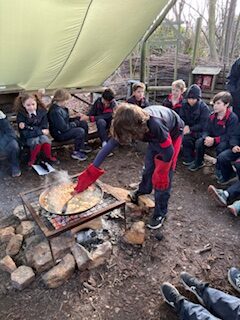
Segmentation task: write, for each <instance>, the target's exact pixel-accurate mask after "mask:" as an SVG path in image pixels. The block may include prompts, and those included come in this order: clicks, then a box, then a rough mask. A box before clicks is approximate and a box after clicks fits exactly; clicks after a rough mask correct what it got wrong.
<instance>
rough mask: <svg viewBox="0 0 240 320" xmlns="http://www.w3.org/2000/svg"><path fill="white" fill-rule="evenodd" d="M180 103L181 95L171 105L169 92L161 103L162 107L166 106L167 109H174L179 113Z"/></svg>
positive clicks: (181, 101)
mask: <svg viewBox="0 0 240 320" xmlns="http://www.w3.org/2000/svg"><path fill="white" fill-rule="evenodd" d="M182 103H183V96H182V95H181V96H180V99H179V101H178V102H177V103H176V104H175V105H173V104H172V94H169V95H168V96H167V98H165V99H164V100H163V103H162V105H163V106H164V107H167V108H169V109H172V110H174V111H175V112H177V114H179V113H180V109H181V108H182Z"/></svg>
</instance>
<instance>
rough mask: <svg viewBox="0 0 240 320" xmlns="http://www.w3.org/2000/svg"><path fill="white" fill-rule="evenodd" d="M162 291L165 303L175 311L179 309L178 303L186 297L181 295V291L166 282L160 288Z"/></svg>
mask: <svg viewBox="0 0 240 320" xmlns="http://www.w3.org/2000/svg"><path fill="white" fill-rule="evenodd" d="M160 291H161V294H162V296H163V299H164V301H166V302H167V303H168V304H169V305H170V306H171V307H173V308H174V309H175V310H176V309H177V308H176V306H177V303H178V302H179V301H180V300H182V299H184V297H183V296H181V295H180V293H179V291H178V290H177V289H176V288H175V287H174V286H173V285H172V284H171V283H169V282H164V283H163V284H162V285H161V287H160Z"/></svg>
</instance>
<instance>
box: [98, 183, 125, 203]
mask: <svg viewBox="0 0 240 320" xmlns="http://www.w3.org/2000/svg"><path fill="white" fill-rule="evenodd" d="M102 188H103V190H104V191H105V192H107V193H110V194H112V195H113V196H115V197H116V198H117V199H120V200H123V201H130V198H129V196H128V195H129V190H126V189H123V188H118V187H113V186H111V185H109V184H106V183H103V184H102Z"/></svg>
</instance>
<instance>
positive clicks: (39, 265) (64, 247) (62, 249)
mask: <svg viewBox="0 0 240 320" xmlns="http://www.w3.org/2000/svg"><path fill="white" fill-rule="evenodd" d="M74 243H75V242H74V238H73V237H66V236H59V237H56V238H53V239H52V240H51V244H52V250H53V254H54V258H55V259H59V258H62V257H63V256H65V255H66V253H68V252H70V248H71V247H72V245H73V244H74ZM26 260H27V264H28V265H30V266H31V267H33V268H34V269H35V270H36V271H37V272H38V273H40V272H43V271H46V270H48V269H50V268H51V267H52V266H53V260H52V255H51V251H50V247H49V245H48V243H47V242H45V241H42V242H40V243H39V244H38V245H36V246H33V247H31V248H29V250H27V251H26Z"/></svg>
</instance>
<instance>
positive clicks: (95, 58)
mask: <svg viewBox="0 0 240 320" xmlns="http://www.w3.org/2000/svg"><path fill="white" fill-rule="evenodd" d="M168 2H169V1H167V0H92V1H90V0H0V86H2V87H3V86H8V85H19V86H21V87H23V88H25V89H27V90H35V89H38V88H48V89H54V88H59V87H66V88H74V87H88V86H98V85H101V84H102V83H103V81H104V80H105V79H107V78H108V77H109V76H110V75H111V74H112V72H113V71H114V70H115V69H116V68H117V67H118V66H119V65H120V63H121V62H122V61H123V60H124V58H125V57H126V56H127V55H128V54H129V53H130V52H131V51H132V49H133V48H134V47H135V45H136V44H137V43H138V41H139V40H140V39H141V38H142V36H143V35H144V33H145V32H146V30H147V29H148V28H149V26H150V25H151V24H152V22H153V20H154V19H155V18H156V17H157V16H158V14H159V13H160V12H161V10H162V9H163V8H164V7H165V5H166V4H167V3H168Z"/></svg>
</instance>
